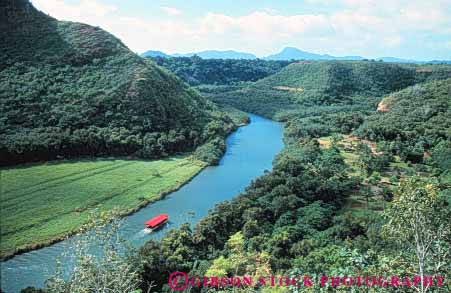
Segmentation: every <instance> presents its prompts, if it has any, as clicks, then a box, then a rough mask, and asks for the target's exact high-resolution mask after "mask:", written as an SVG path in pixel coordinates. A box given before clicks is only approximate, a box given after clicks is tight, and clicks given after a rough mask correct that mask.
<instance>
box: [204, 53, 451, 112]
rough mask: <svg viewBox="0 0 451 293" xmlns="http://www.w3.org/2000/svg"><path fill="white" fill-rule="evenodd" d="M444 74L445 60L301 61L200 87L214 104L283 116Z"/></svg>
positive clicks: (347, 103)
mask: <svg viewBox="0 0 451 293" xmlns="http://www.w3.org/2000/svg"><path fill="white" fill-rule="evenodd" d="M450 77H451V66H449V65H424V66H419V65H399V64H389V63H383V62H374V61H317V62H310V61H302V62H298V63H294V64H290V65H289V66H287V67H285V68H284V69H282V70H281V71H280V72H278V73H277V74H274V75H271V76H269V77H266V78H264V79H261V80H259V81H257V82H255V83H252V84H248V85H242V86H235V87H224V86H223V87H219V88H211V87H210V88H207V89H205V90H204V89H203V88H201V89H200V90H201V92H202V93H204V92H206V93H207V95H206V96H207V97H209V98H211V99H212V100H213V101H215V102H217V103H219V104H227V105H231V106H233V107H236V108H238V109H241V110H245V111H249V112H253V113H257V114H260V115H263V116H266V117H269V118H273V119H276V120H287V119H289V118H291V117H297V118H299V117H307V116H315V115H321V114H325V113H337V112H343V111H352V112H355V111H371V110H374V108H375V105H376V104H377V103H378V102H379V100H380V99H381V98H382V97H383V96H384V95H387V94H389V93H391V92H393V91H397V90H401V89H403V88H405V87H407V86H411V85H414V84H417V83H420V82H425V81H430V80H435V79H444V78H450Z"/></svg>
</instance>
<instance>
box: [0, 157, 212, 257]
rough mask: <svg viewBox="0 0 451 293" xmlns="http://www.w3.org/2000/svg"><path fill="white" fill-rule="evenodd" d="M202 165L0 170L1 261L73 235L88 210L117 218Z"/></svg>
mask: <svg viewBox="0 0 451 293" xmlns="http://www.w3.org/2000/svg"><path fill="white" fill-rule="evenodd" d="M206 166H207V164H206V163H204V162H201V161H199V160H195V159H194V158H192V156H190V155H184V156H178V157H174V158H170V159H164V160H155V161H143V160H120V159H108V160H107V159H96V160H80V161H64V162H57V163H49V164H41V165H30V166H25V167H17V168H9V169H4V170H1V171H0V172H1V181H2V183H1V184H2V192H1V193H2V201H1V203H0V208H1V210H2V221H1V223H0V227H1V238H2V241H1V244H0V256H1V259H2V260H6V259H9V258H11V257H13V256H14V255H17V254H21V253H24V252H27V251H31V250H35V249H38V248H42V247H45V246H48V245H51V244H54V243H56V242H58V241H61V240H63V239H65V238H66V237H68V236H70V235H72V234H74V233H75V232H76V231H77V229H78V228H79V227H80V226H81V225H82V224H84V223H85V222H86V221H87V219H88V216H89V212H90V211H91V210H92V209H99V210H111V209H112V208H119V212H120V214H121V215H122V216H126V215H129V214H132V213H134V212H136V211H138V210H139V209H141V208H143V207H145V206H146V205H148V204H149V203H152V202H155V201H158V200H160V199H162V198H164V197H165V196H166V195H167V194H169V193H171V192H174V191H176V190H178V189H180V188H181V187H182V186H183V185H185V184H186V183H188V182H189V181H190V180H191V179H192V178H193V177H194V176H196V175H197V174H198V173H199V172H200V171H202V170H203V169H204V168H205V167H206Z"/></svg>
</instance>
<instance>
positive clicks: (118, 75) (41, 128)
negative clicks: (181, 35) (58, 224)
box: [0, 0, 234, 164]
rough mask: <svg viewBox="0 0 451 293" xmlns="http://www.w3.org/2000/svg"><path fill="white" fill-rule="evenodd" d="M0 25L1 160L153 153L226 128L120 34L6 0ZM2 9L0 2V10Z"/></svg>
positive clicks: (227, 123) (189, 145) (226, 121)
mask: <svg viewBox="0 0 451 293" xmlns="http://www.w3.org/2000/svg"><path fill="white" fill-rule="evenodd" d="M7 4H8V5H6V6H5V11H6V17H2V18H1V20H0V21H1V23H0V25H1V27H2V28H3V29H2V31H1V32H0V34H1V37H2V43H1V47H0V53H1V59H0V69H1V71H0V88H1V89H2V90H1V92H0V109H1V113H2V115H1V118H0V141H1V143H0V157H1V161H0V164H16V163H20V162H29V161H36V160H50V159H55V158H60V157H65V158H67V157H77V156H84V155H89V156H99V155H136V156H140V157H144V158H157V157H161V156H165V155H167V154H171V153H175V152H179V151H185V150H190V149H193V148H194V147H196V146H198V145H200V144H202V143H204V142H206V141H209V140H210V139H214V138H215V137H216V133H208V131H204V130H206V128H207V126H208V125H209V123H214V124H217V125H218V126H215V127H220V128H223V129H224V131H222V134H223V135H224V134H225V133H228V132H230V131H231V129H232V128H233V127H234V126H233V123H232V121H231V120H230V118H228V117H227V116H225V115H222V114H221V113H219V111H218V110H217V108H216V107H215V106H214V105H213V104H212V103H211V102H209V101H207V100H205V99H204V98H202V97H201V96H199V95H198V94H197V92H195V91H193V90H192V89H190V88H188V86H187V85H186V84H184V83H183V82H182V81H180V80H179V79H178V78H177V77H175V76H174V75H172V74H170V73H168V72H166V71H165V70H164V69H162V68H160V67H158V66H155V65H154V63H152V62H151V61H149V60H144V59H142V58H140V57H138V56H137V55H135V54H134V53H132V52H131V51H130V50H128V48H127V47H125V46H124V45H123V44H122V43H121V42H120V41H119V40H118V39H116V38H115V37H114V36H112V35H110V34H108V33H107V32H105V31H103V30H101V29H100V28H96V27H91V26H89V25H85V24H80V23H72V22H61V21H57V20H55V19H53V18H51V17H49V16H47V15H45V14H43V13H41V12H39V11H37V10H36V9H34V8H33V7H32V6H31V4H30V3H28V1H25V0H21V1H7ZM2 9H3V8H2ZM210 135H213V136H210Z"/></svg>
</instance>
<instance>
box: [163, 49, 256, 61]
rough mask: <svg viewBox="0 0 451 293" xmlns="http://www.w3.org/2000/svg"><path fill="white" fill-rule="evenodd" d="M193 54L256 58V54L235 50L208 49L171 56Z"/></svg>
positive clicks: (228, 57) (210, 57)
mask: <svg viewBox="0 0 451 293" xmlns="http://www.w3.org/2000/svg"><path fill="white" fill-rule="evenodd" d="M194 55H197V56H199V57H200V58H202V59H257V56H255V55H254V54H250V53H245V52H237V51H232V50H228V51H216V50H208V51H201V52H197V53H186V54H173V55H172V56H173V57H192V56H194Z"/></svg>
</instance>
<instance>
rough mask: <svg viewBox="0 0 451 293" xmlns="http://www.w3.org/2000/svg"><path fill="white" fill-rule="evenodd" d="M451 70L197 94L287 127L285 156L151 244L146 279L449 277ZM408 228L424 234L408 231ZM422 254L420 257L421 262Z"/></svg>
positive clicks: (324, 74) (380, 69)
mask: <svg viewBox="0 0 451 293" xmlns="http://www.w3.org/2000/svg"><path fill="white" fill-rule="evenodd" d="M449 69H450V68H449V67H448V66H443V65H440V66H432V65H427V66H416V65H397V64H385V63H382V62H367V61H362V62H336V61H333V62H315V63H305V62H304V63H299V64H292V65H289V66H288V67H286V68H285V69H282V71H280V72H279V73H277V74H275V75H272V76H270V77H267V78H265V79H262V80H260V81H257V82H256V83H254V84H250V85H248V86H243V85H232V86H216V87H213V86H203V87H202V92H203V93H205V92H208V93H209V96H210V97H213V98H215V97H216V101H217V102H220V103H225V104H230V105H233V106H236V107H238V108H239V109H242V110H247V111H254V112H257V113H259V114H264V115H266V116H269V117H273V118H277V119H283V120H287V123H286V126H285V143H286V148H285V150H284V152H283V153H282V154H281V155H279V156H278V158H277V159H276V160H275V162H274V164H273V167H274V169H273V171H272V172H268V173H267V174H266V175H264V176H262V177H260V178H258V179H257V180H256V181H255V182H253V183H252V184H251V186H249V187H248V188H247V189H246V191H245V192H244V193H242V194H240V195H239V196H238V197H236V198H235V199H233V200H231V201H229V202H224V203H221V204H219V205H217V207H216V208H215V209H214V210H213V211H211V212H210V213H209V215H208V216H207V217H206V218H204V219H203V220H202V221H201V222H200V223H199V224H197V225H196V226H195V227H194V229H193V227H189V226H184V227H182V228H180V229H179V230H174V231H172V232H170V233H168V234H167V235H166V236H165V238H164V239H163V240H161V241H158V242H154V241H151V242H148V243H147V244H146V245H145V246H144V247H143V248H142V249H141V252H140V254H141V258H142V259H143V260H144V261H145V269H144V272H143V274H142V277H143V279H144V280H149V281H150V280H153V281H155V282H156V283H157V284H159V286H161V288H162V289H161V290H162V291H163V292H170V290H169V288H168V287H167V285H166V283H167V276H168V274H169V273H170V272H173V271H185V272H189V274H191V275H209V274H213V275H216V276H218V275H219V276H223V275H229V276H230V275H256V274H258V272H261V271H265V272H271V273H272V274H275V275H299V276H303V275H310V276H321V275H323V274H325V275H334V276H338V275H342V276H350V275H354V276H356V275H370V276H373V275H375V276H387V275H388V276H390V275H400V276H404V275H412V274H416V275H423V274H426V275H428V274H429V275H430V274H433V275H442V276H443V275H447V274H449V273H450V271H449V266H450V265H451V264H450V262H449V258H448V253H450V252H451V246H450V244H451V229H450V228H449V224H448V223H447V220H446V219H447V218H449V217H450V216H451V198H450V194H451V192H450V190H451V189H450V187H451V181H450V172H451V168H450V166H451V164H450V162H449V161H450V160H449V157H450V154H451V137H450V135H451V130H450V126H451V118H450V117H451V115H450V106H451V105H450V102H451V92H450V85H451V79H449V74H451V72H450V71H449ZM446 77H448V79H444V78H446ZM435 79H438V80H439V81H435ZM440 79H443V80H440ZM231 88H232V91H228V89H231ZM384 96H385V97H386V98H385V99H384V100H383V102H382V103H380V101H381V100H382V97H384ZM378 106H379V112H377V111H376V108H378ZM412 219H419V221H420V223H424V226H412V225H411V223H412V221H411V220H412ZM434 237H435V238H434ZM431 239H440V241H436V240H431ZM426 246H427V247H428V248H427V252H426V256H427V259H424V257H423V259H421V260H419V257H418V256H421V253H420V254H418V252H419V251H420V252H421V249H425V247H426ZM450 286H451V284H450V283H449V282H447V283H445V288H439V289H434V290H432V292H446V291H447V290H449V289H450ZM192 290H194V291H195V292H197V291H196V289H195V288H193V289H192ZM278 290H280V291H277V292H288V290H287V289H286V288H278ZM315 290H316V291H314V292H329V291H327V289H326V288H318V287H316V289H315ZM361 290H362V292H366V291H365V290H366V289H365V288H362V289H361ZM386 290H387V292H410V291H409V290H411V289H402V288H387V289H386ZM265 292H266V291H265ZM268 292H270V291H268ZM271 292H272V291H271ZM274 292H275V291H274ZM356 292H360V291H358V289H357V291H356ZM420 292H424V289H423V291H420Z"/></svg>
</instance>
